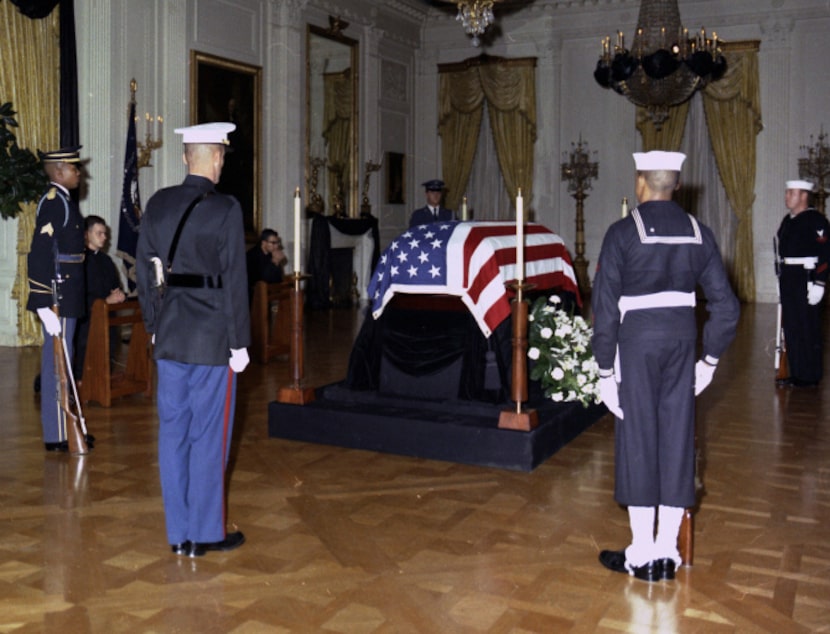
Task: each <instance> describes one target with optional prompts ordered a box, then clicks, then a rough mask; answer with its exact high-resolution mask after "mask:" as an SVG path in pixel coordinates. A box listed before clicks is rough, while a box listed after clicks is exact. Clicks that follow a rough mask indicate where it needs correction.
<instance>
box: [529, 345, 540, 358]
mask: <svg viewBox="0 0 830 634" xmlns="http://www.w3.org/2000/svg"><path fill="white" fill-rule="evenodd" d="M527 356H528V357H530V358H531V359H533V360H534V361H536V359H538V358H539V348H537V347H536V346H533V347H532V348H531V349H530V350H528V351H527Z"/></svg>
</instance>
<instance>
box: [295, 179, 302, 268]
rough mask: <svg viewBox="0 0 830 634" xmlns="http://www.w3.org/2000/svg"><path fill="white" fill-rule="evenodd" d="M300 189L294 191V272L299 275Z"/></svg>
mask: <svg viewBox="0 0 830 634" xmlns="http://www.w3.org/2000/svg"><path fill="white" fill-rule="evenodd" d="M301 222H302V219H301V217H300V188H299V187H298V188H297V189H295V190H294V271H295V272H297V273H299V272H300V270H301V267H300V226H301Z"/></svg>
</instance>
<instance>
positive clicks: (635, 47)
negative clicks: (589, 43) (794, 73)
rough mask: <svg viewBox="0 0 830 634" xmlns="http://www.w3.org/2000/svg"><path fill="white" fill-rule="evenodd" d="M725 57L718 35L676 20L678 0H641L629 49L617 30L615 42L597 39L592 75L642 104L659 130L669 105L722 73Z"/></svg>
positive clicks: (675, 103) (680, 100) (606, 38)
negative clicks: (598, 52)
mask: <svg viewBox="0 0 830 634" xmlns="http://www.w3.org/2000/svg"><path fill="white" fill-rule="evenodd" d="M725 71H726V59H725V58H724V57H723V55H722V54H721V51H720V47H719V46H718V36H717V33H714V32H713V33H712V37H711V38H710V37H709V36H708V35H707V34H706V30H705V29H704V28H703V27H701V29H700V31H699V32H697V33H696V34H694V35H691V36H690V34H689V31H688V29H685V28H683V25H682V24H681V23H680V11H679V10H678V8H677V0H643V1H642V3H641V4H640V14H639V17H638V19H637V30H636V31H635V33H634V40H633V43H632V46H631V49H630V50H629V49H627V48H626V47H625V36H624V35H623V32H622V31H617V35H616V42H615V43H614V44H613V45H612V42H611V38H610V37H605V38H603V40H602V53H601V55H600V58H599V61H598V62H597V67H596V70H595V71H594V79H596V80H597V83H598V84H599V85H600V86H602V87H603V88H612V89H613V90H614V91H616V92H618V93H619V94H621V95H624V96H625V97H626V98H627V99H628V100H629V101H630V102H631V103H633V104H635V105H637V106H642V107H643V108H647V109H648V112H649V116H650V117H651V120H652V122H653V123H654V125H655V127H656V128H657V129H658V130H659V129H660V127H661V126H662V124H663V122H664V121H665V120H666V119H667V118H668V112H669V107H671V106H676V105H677V104H680V103H683V102H684V101H686V100H687V99H689V97H691V96H692V95H693V94H694V92H695V91H696V90H699V89H701V88H703V87H704V86H705V85H706V84H707V83H709V82H710V81H715V80H717V79H719V78H720V77H721V76H723V73H724V72H725Z"/></svg>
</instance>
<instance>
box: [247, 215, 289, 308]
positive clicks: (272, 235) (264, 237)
mask: <svg viewBox="0 0 830 634" xmlns="http://www.w3.org/2000/svg"><path fill="white" fill-rule="evenodd" d="M246 259H247V264H248V299H251V298H252V297H253V293H254V285H255V284H256V283H257V282H260V281H262V282H267V283H269V284H272V283H274V282H282V277H283V267H284V266H285V264H286V262H287V261H288V258H286V257H285V253H284V252H283V250H282V240H280V236H279V234H278V233H277V232H276V231H274V230H273V229H263V231H262V233H261V234H260V236H259V244H256V245H254V246H253V247H251V248H250V249H249V250H248V253H247V255H246Z"/></svg>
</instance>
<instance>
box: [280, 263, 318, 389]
mask: <svg viewBox="0 0 830 634" xmlns="http://www.w3.org/2000/svg"><path fill="white" fill-rule="evenodd" d="M310 277H311V276H310V275H304V274H303V273H302V272H300V271H294V273H292V274H291V275H290V276H289V279H290V280H292V281H293V282H294V285H293V286H292V287H291V290H290V291H289V300H290V301H289V303H290V304H291V335H290V341H289V346H290V349H289V357H288V359H289V365H290V366H291V384H290V385H285V386H283V387H281V388H280V389H279V391H278V392H277V401H279V402H280V403H292V404H294V405H305V404H306V403H311V402H312V401H313V400H314V388H312V387H308V386H306V385H305V383H304V376H303V374H304V371H305V347H304V344H305V332H304V324H303V303H304V293H303V288H302V284H301V282H302V281H303V280H305V279H308V278H310Z"/></svg>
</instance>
